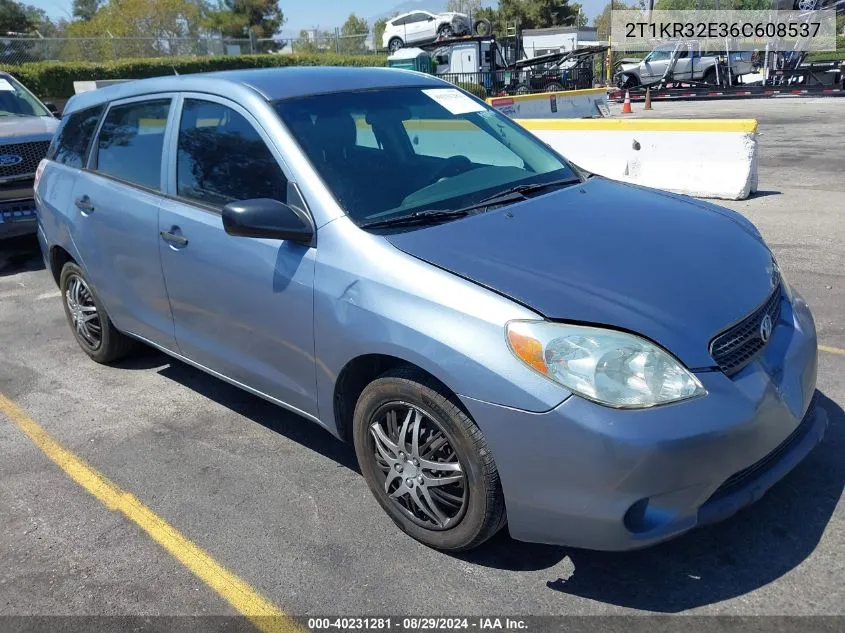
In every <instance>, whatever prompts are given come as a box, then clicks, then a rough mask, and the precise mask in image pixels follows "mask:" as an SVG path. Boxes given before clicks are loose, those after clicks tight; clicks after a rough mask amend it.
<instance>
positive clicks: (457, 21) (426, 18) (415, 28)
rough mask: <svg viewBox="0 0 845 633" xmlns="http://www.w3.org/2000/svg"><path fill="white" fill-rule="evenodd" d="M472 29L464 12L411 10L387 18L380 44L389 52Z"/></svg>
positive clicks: (460, 33) (465, 32)
mask: <svg viewBox="0 0 845 633" xmlns="http://www.w3.org/2000/svg"><path fill="white" fill-rule="evenodd" d="M471 30H472V24H471V23H470V19H469V16H468V15H466V14H464V13H455V12H449V13H429V12H428V11H411V12H410V13H403V14H401V15H397V16H396V17H395V18H391V19H390V20H388V22H387V25H386V26H385V29H384V34H383V35H382V37H381V45H382V47H383V48H386V49H387V50H389V51H390V52H391V53H393V52H395V51H397V50H399V49H400V48H402V47H403V46H406V45H410V44H425V43H428V42H434V41H436V40H437V39H445V38H449V37H453V36H455V35H468V34H469V33H470V31H471Z"/></svg>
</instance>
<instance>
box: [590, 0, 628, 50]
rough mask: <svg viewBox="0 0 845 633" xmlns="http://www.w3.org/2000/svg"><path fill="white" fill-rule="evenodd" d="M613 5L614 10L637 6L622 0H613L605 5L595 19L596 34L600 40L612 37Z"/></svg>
mask: <svg viewBox="0 0 845 633" xmlns="http://www.w3.org/2000/svg"><path fill="white" fill-rule="evenodd" d="M611 6H612V7H613V10H614V11H630V10H633V9H636V8H637V7H636V6H633V5H627V4H625V3H624V2H622V1H621V0H613V1H612V2H608V3H607V4H606V5H604V9H602V12H601V13H599V14H598V15H597V16H596V17H595V18H594V19H593V26H594V27H596V35H597V37H598V38H599V39H600V40H606V39H607V38H608V37H610V11H611Z"/></svg>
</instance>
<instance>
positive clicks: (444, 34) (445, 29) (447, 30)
mask: <svg viewBox="0 0 845 633" xmlns="http://www.w3.org/2000/svg"><path fill="white" fill-rule="evenodd" d="M454 36H455V32H454V31H453V30H452V27H451V25H449V24H444V25H443V26H441V27H440V28H439V29H438V30H437V39H438V40H448V39H451V38H453V37H454Z"/></svg>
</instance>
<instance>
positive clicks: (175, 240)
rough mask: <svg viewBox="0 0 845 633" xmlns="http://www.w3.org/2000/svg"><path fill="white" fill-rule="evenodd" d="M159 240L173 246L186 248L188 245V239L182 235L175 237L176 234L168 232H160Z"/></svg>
mask: <svg viewBox="0 0 845 633" xmlns="http://www.w3.org/2000/svg"><path fill="white" fill-rule="evenodd" d="M161 239H163V240H164V241H165V242H170V243H171V244H173V245H174V246H187V245H188V238H187V237H185V236H183V235H176V233H171V232H170V231H162V232H161Z"/></svg>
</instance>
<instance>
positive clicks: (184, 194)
mask: <svg viewBox="0 0 845 633" xmlns="http://www.w3.org/2000/svg"><path fill="white" fill-rule="evenodd" d="M176 187H177V191H176V193H177V194H178V195H179V197H180V198H187V199H189V200H195V201H197V202H201V203H203V204H207V205H211V206H214V207H222V206H224V205H225V204H227V203H229V202H232V201H233V200H250V199H252V198H273V199H274V200H279V201H281V202H285V198H286V191H287V179H286V178H285V175H284V173H283V172H282V169H281V167H279V164H278V163H277V162H276V159H275V158H274V157H273V154H271V153H270V149H269V148H268V147H267V145H266V144H265V143H264V139H262V138H261V136H260V135H259V134H258V132H257V131H256V130H255V128H254V127H252V124H251V123H250V122H249V121H247V120H246V119H245V118H244V117H243V116H241V115H240V114H239V113H237V112H235V111H234V110H233V109H232V108H228V107H226V106H224V105H221V104H219V103H213V102H211V101H202V100H199V99H185V102H184V105H183V106H182V120H181V122H180V123H179V153H178V160H177V164H176Z"/></svg>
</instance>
